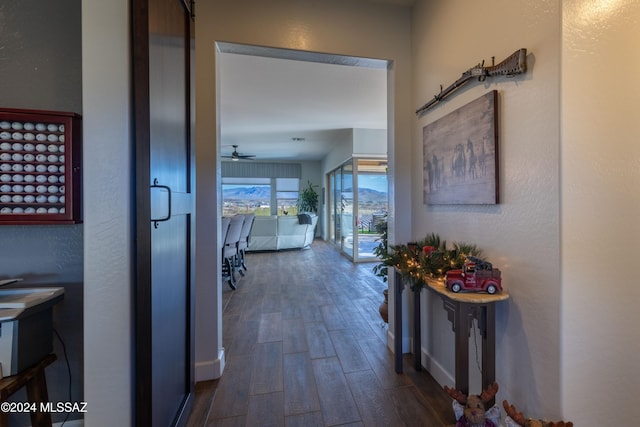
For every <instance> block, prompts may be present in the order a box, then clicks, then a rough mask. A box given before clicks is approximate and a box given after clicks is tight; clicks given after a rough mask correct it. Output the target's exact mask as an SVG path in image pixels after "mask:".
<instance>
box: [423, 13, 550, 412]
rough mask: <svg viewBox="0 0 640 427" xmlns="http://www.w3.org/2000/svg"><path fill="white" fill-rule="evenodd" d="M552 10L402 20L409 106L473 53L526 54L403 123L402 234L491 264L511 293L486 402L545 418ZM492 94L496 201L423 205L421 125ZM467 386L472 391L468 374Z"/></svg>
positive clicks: (446, 330) (438, 333)
mask: <svg viewBox="0 0 640 427" xmlns="http://www.w3.org/2000/svg"><path fill="white" fill-rule="evenodd" d="M480 16H482V19H478V17H480ZM560 17H561V16H560V5H559V3H558V2H556V1H539V0H522V1H515V2H514V1H511V0H490V1H484V2H469V1H466V0H441V1H426V0H424V1H419V2H418V3H417V6H416V8H415V10H414V14H413V26H412V36H413V37H412V48H413V61H414V85H413V88H414V90H413V93H414V94H415V97H414V105H415V107H416V108H418V107H419V106H420V105H422V104H424V103H425V102H426V101H427V100H429V99H430V98H431V97H433V95H434V94H436V93H437V92H438V90H439V85H441V84H442V85H444V86H446V85H448V84H450V83H452V82H453V81H455V79H457V78H458V77H459V76H460V75H461V73H462V72H463V71H465V70H467V69H468V68H470V67H472V66H474V65H475V64H477V63H479V62H480V61H481V60H483V59H486V60H487V64H490V62H491V57H492V56H495V59H496V61H501V60H502V59H504V58H505V57H507V56H508V55H509V54H511V53H512V52H514V51H515V50H517V49H519V48H527V50H528V58H527V59H528V66H529V70H528V71H527V73H526V74H525V75H523V76H519V77H516V78H513V79H506V78H499V79H488V80H487V81H486V82H485V83H484V84H481V83H478V82H474V83H470V84H469V86H468V87H466V88H463V89H462V90H461V91H460V92H459V93H457V94H456V95H455V96H453V97H451V98H449V99H448V100H447V101H446V102H444V103H442V104H440V105H439V106H437V107H436V108H434V109H432V110H429V112H428V113H427V114H425V115H424V116H422V117H421V118H419V119H417V120H415V127H414V138H413V147H412V153H413V158H414V161H413V163H412V167H413V179H412V182H413V183H414V185H413V187H412V194H413V198H412V199H413V201H414V202H413V206H412V213H413V235H414V237H415V238H421V237H424V236H425V235H426V234H428V233H431V232H434V233H438V234H439V235H440V237H441V238H442V239H444V240H446V241H447V242H449V243H452V242H455V241H464V242H469V243H475V244H477V245H478V246H479V247H480V248H482V249H483V251H484V254H485V255H486V256H487V258H488V259H489V260H491V261H492V262H493V263H494V265H495V266H496V267H499V268H500V269H501V270H502V271H503V283H504V285H505V287H506V289H507V290H508V291H509V293H510V295H511V298H510V299H509V300H508V301H507V302H504V303H500V304H498V307H497V331H496V332H497V344H496V354H497V356H496V358H497V361H496V371H497V373H496V375H497V381H498V383H499V385H500V393H499V395H498V401H501V400H502V399H504V398H507V399H509V401H513V402H514V403H515V404H516V405H517V406H518V407H519V408H522V410H525V411H527V413H529V412H530V413H533V414H541V415H544V416H548V417H555V416H557V415H560V412H561V402H560V397H561V394H560V389H561V387H560V386H561V383H560V363H559V361H560V354H561V336H560V330H559V324H560V314H561V313H560V309H561V306H560V296H561V287H560V247H559V232H560V219H559V214H560V203H559V198H560V195H559V194H560V179H559V163H560V159H559V152H560V116H559V114H560V105H559V93H560V92H559V91H560V74H559V73H560V42H561V33H560V29H561V27H560ZM493 89H495V90H497V91H498V94H499V103H498V105H499V107H498V108H499V109H498V112H499V126H498V128H499V146H500V147H499V151H500V155H499V163H500V167H499V180H500V198H501V203H500V204H498V205H493V206H491V205H486V206H481V205H475V206H474V205H470V206H454V205H440V206H427V205H424V204H423V203H422V182H423V181H422V128H423V127H424V126H425V125H427V124H429V123H432V122H433V121H435V120H437V119H438V118H440V117H442V116H444V115H445V114H447V113H449V112H451V111H454V110H455V109H457V108H459V107H461V106H463V105H465V104H467V103H469V102H471V101H472V100H474V99H476V98H478V97H480V96H481V95H484V94H485V93H487V92H488V91H490V90H493ZM427 296H429V298H428V300H427V301H425V303H423V307H424V306H426V307H427V309H426V313H425V317H426V319H425V321H424V324H425V329H426V332H425V336H424V337H423V341H422V342H423V350H424V352H425V353H426V355H427V356H428V357H427V360H428V361H427V363H428V364H429V365H430V366H431V367H432V368H433V371H434V372H435V374H436V376H437V377H438V379H439V380H440V381H441V382H444V383H449V384H450V381H451V378H452V376H453V373H454V363H453V362H454V358H453V345H454V343H453V332H452V331H451V324H450V323H449V321H448V320H447V318H446V315H445V312H444V310H443V309H442V301H441V300H440V298H431V295H430V294H429V293H427V292H424V293H423V297H424V298H425V299H426V298H427ZM427 313H428V315H427ZM471 352H472V354H471V356H470V360H471V362H472V363H471V375H472V380H473V379H474V378H476V379H477V378H479V372H478V371H479V370H478V369H477V368H476V367H475V348H474V346H473V342H472V343H471ZM471 388H472V391H478V389H479V388H480V384H479V381H477V380H476V381H474V382H472V387H471Z"/></svg>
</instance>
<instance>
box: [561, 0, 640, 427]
mask: <svg viewBox="0 0 640 427" xmlns="http://www.w3.org/2000/svg"><path fill="white" fill-rule="evenodd" d="M564 4H565V6H564V8H563V9H564V10H563V36H562V38H563V50H562V57H563V61H562V151H561V159H562V163H561V165H562V193H561V196H562V198H561V205H562V235H561V245H562V297H561V300H562V324H561V325H562V328H561V336H562V353H561V356H562V358H561V365H560V366H561V373H562V400H563V412H564V413H565V415H566V416H567V417H570V418H571V419H572V420H573V421H575V422H576V425H578V426H582V425H584V426H591V425H610V426H625V425H633V424H635V423H637V419H638V418H637V414H636V412H637V410H636V407H637V403H638V391H637V390H638V388H640V366H638V355H639V354H640V332H639V330H638V327H637V324H638V321H637V317H636V313H637V309H638V303H640V288H639V287H638V284H639V283H640V282H639V280H638V277H637V273H636V269H635V264H636V262H637V247H636V245H637V244H638V241H640V225H639V224H640V223H639V222H638V219H639V218H640V191H639V190H638V189H639V188H640V120H638V118H639V113H640V104H639V103H638V100H639V99H640V82H639V81H638V79H637V77H638V76H640V55H639V54H638V52H640V37H639V36H638V28H640V3H638V2H637V1H634V0H620V1H609V2H604V1H600V2H597V1H596V2H594V1H587V0H580V1H573V2H564Z"/></svg>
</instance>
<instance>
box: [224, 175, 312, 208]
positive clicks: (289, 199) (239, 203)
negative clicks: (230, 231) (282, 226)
mask: <svg viewBox="0 0 640 427" xmlns="http://www.w3.org/2000/svg"><path fill="white" fill-rule="evenodd" d="M299 190H300V179H299V178H232V177H223V178H222V215H223V216H232V215H236V214H239V213H254V214H256V215H297V213H298V209H297V207H296V205H297V202H298V194H299Z"/></svg>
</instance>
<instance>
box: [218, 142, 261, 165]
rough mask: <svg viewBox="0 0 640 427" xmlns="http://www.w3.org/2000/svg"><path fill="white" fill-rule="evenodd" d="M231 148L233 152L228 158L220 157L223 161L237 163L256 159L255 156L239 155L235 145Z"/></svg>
mask: <svg viewBox="0 0 640 427" xmlns="http://www.w3.org/2000/svg"><path fill="white" fill-rule="evenodd" d="M232 147H233V152H232V153H231V154H230V155H228V156H222V157H224V158H225V159H231V160H233V161H234V162H235V161H238V160H240V159H247V160H253V158H254V157H256V156H255V154H240V153H238V146H237V145H232Z"/></svg>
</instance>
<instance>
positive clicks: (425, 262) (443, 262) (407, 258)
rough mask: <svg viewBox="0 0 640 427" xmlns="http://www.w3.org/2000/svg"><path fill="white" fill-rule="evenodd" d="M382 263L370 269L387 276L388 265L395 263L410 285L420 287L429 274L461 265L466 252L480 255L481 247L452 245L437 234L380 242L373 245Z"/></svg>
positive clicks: (384, 276) (429, 276)
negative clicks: (398, 242)
mask: <svg viewBox="0 0 640 427" xmlns="http://www.w3.org/2000/svg"><path fill="white" fill-rule="evenodd" d="M374 253H375V254H376V255H378V256H379V257H380V259H381V263H380V264H378V265H376V266H374V267H373V272H374V274H376V275H377V276H380V277H382V279H383V281H385V282H386V281H387V280H388V273H389V270H388V269H389V267H394V268H395V269H396V270H398V272H399V273H400V274H401V275H402V277H403V278H404V279H405V280H408V281H409V282H410V283H411V286H412V287H415V288H418V289H420V288H421V287H422V286H424V285H425V284H426V281H427V280H428V279H429V278H436V277H443V276H444V274H445V273H446V272H447V271H449V270H452V269H458V268H462V266H463V265H464V262H465V260H466V259H467V257H468V256H469V255H472V256H480V255H481V250H480V249H478V248H477V247H476V245H473V244H468V243H454V244H453V248H452V249H448V248H447V242H446V241H442V240H440V237H439V236H438V235H437V234H434V233H432V234H430V235H428V236H426V237H425V238H424V239H422V240H419V241H417V242H412V243H408V244H406V245H405V244H401V245H391V246H388V245H387V244H386V234H385V241H384V246H383V244H382V243H381V244H380V245H378V247H377V248H375V249H374Z"/></svg>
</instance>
